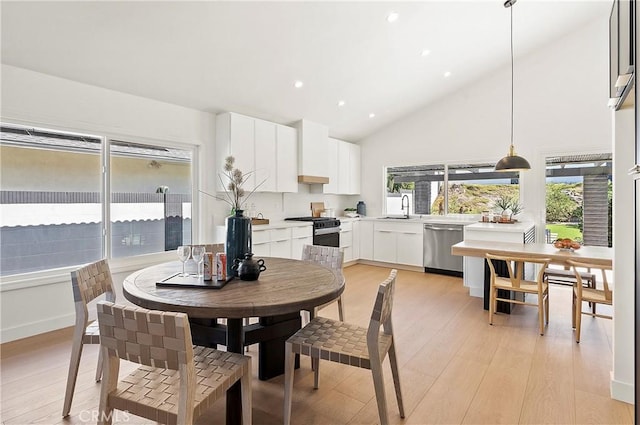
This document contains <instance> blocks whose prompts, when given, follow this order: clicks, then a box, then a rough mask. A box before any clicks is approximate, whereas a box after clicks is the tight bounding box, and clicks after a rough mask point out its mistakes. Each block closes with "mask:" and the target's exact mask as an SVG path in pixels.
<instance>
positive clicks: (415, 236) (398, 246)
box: [373, 222, 423, 267]
mask: <svg viewBox="0 0 640 425" xmlns="http://www.w3.org/2000/svg"><path fill="white" fill-rule="evenodd" d="M373 228H374V231H373V259H374V260H375V261H383V262H385V263H395V264H404V265H410V266H417V267H422V249H423V241H422V223H389V222H380V223H377V222H376V223H374V225H373Z"/></svg>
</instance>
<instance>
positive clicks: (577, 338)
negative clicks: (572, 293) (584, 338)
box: [576, 299, 582, 343]
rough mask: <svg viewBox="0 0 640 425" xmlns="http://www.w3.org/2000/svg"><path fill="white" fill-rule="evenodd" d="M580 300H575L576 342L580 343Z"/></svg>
mask: <svg viewBox="0 0 640 425" xmlns="http://www.w3.org/2000/svg"><path fill="white" fill-rule="evenodd" d="M581 322H582V300H581V299H580V300H576V342H577V343H579V342H580V325H581V324H582V323H581Z"/></svg>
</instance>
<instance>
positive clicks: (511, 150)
mask: <svg viewBox="0 0 640 425" xmlns="http://www.w3.org/2000/svg"><path fill="white" fill-rule="evenodd" d="M509 9H510V10H509V12H510V13H511V147H510V152H511V153H512V152H513V3H512V4H511V7H510V8H509Z"/></svg>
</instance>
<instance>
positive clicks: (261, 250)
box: [251, 227, 271, 257]
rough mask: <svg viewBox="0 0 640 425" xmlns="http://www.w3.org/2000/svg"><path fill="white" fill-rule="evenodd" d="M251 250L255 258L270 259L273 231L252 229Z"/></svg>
mask: <svg viewBox="0 0 640 425" xmlns="http://www.w3.org/2000/svg"><path fill="white" fill-rule="evenodd" d="M251 250H252V251H253V255H254V256H255V257H261V256H264V257H269V256H270V255H271V230H268V229H265V230H256V228H255V227H252V229H251Z"/></svg>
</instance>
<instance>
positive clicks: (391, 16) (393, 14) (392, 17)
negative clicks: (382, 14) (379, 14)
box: [387, 12, 400, 23]
mask: <svg viewBox="0 0 640 425" xmlns="http://www.w3.org/2000/svg"><path fill="white" fill-rule="evenodd" d="M399 17H400V15H399V14H398V12H391V13H389V14H388V15H387V22H389V23H391V22H395V21H397V20H398V18H399Z"/></svg>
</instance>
